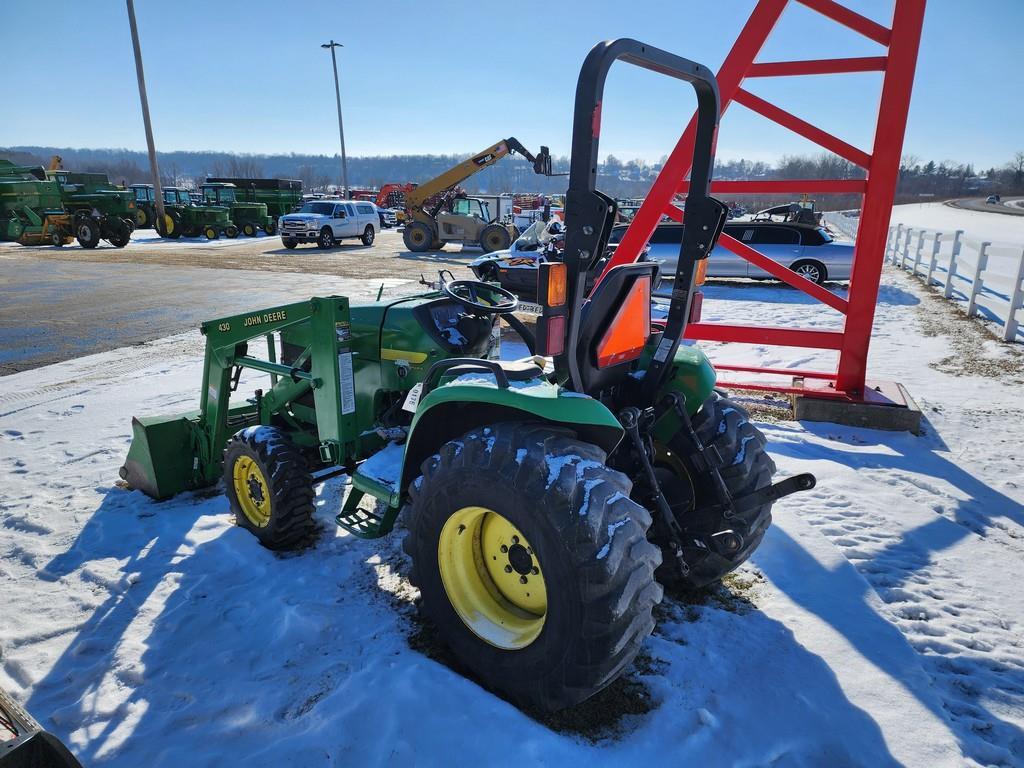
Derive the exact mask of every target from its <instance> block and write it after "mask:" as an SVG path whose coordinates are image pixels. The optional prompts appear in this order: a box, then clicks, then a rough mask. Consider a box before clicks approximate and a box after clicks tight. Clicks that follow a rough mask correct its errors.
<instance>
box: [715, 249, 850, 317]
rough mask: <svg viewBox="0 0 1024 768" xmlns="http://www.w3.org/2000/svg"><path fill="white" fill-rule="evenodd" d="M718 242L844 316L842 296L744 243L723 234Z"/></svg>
mask: <svg viewBox="0 0 1024 768" xmlns="http://www.w3.org/2000/svg"><path fill="white" fill-rule="evenodd" d="M718 242H719V244H720V245H722V246H724V247H725V248H727V249H728V250H730V251H732V252H733V253H735V254H736V255H737V256H741V257H743V258H744V259H746V260H747V261H749V262H750V263H751V264H753V265H754V266H755V267H760V268H761V269H763V270H764V271H765V272H767V273H768V274H769V275H771V276H772V277H777V278H778V279H779V280H782V281H783V282H784V283H787V284H789V285H791V286H793V287H794V288H796V289H797V290H798V291H803V292H804V293H806V294H807V295H808V296H811V297H812V298H815V299H817V300H818V301H820V302H821V303H822V304H827V305H828V306H830V307H832V309H836V310H838V311H840V312H842V313H843V314H844V315H845V314H846V312H847V310H848V304H847V301H846V299H844V298H843V297H842V296H836V295H835V294H834V293H832V291H830V290H828V289H827V288H822V287H821V286H820V285H818V284H817V283H815V282H812V281H811V280H808V279H807V278H806V277H804V276H803V275H798V274H797V273H796V272H794V271H793V270H791V269H790V268H789V267H786V266H783V265H782V264H779V262H777V261H773V260H772V259H769V258H768V257H767V256H765V255H764V254H763V253H761V252H760V251H756V250H754V249H753V248H751V247H750V246H749V245H747V244H746V243H744V242H742V241H740V240H737V239H736V238H735V237H730V236H729V235H727V234H725V233H724V232H723V233H722V236H721V237H720V238H719V240H718Z"/></svg>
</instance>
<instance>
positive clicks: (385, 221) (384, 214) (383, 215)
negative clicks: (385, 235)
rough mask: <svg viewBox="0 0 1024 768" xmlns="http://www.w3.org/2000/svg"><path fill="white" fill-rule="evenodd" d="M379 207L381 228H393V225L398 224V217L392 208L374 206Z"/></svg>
mask: <svg viewBox="0 0 1024 768" xmlns="http://www.w3.org/2000/svg"><path fill="white" fill-rule="evenodd" d="M373 207H374V208H376V209H377V216H378V217H379V218H380V228H381V229H391V228H392V227H397V226H398V217H397V216H395V212H394V211H393V210H391V209H390V208H380V207H379V206H376V205H375V206H373Z"/></svg>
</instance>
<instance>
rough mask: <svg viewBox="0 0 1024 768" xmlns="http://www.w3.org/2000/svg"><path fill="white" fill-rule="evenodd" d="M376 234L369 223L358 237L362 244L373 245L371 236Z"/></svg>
mask: <svg viewBox="0 0 1024 768" xmlns="http://www.w3.org/2000/svg"><path fill="white" fill-rule="evenodd" d="M374 237H376V234H375V233H374V231H373V227H371V226H370V225H369V224H367V225H366V229H364V230H363V235H362V237H360V238H359V239H360V240H362V242H363V245H373V238H374Z"/></svg>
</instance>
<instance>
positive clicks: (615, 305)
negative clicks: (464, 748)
mask: <svg viewBox="0 0 1024 768" xmlns="http://www.w3.org/2000/svg"><path fill="white" fill-rule="evenodd" d="M617 59H624V60H626V61H628V62H629V63H632V64H635V65H638V66H641V67H644V68H646V69H650V70H654V71H656V72H659V73H662V74H667V75H670V76H672V77H675V78H677V79H679V80H682V81H685V82H688V83H690V84H691V85H692V86H693V87H694V89H695V90H696V92H697V97H698V130H697V133H696V143H695V150H694V163H693V170H692V174H691V178H690V191H689V197H688V199H687V205H686V217H687V226H686V232H685V237H684V240H683V243H682V246H681V249H680V258H679V261H678V267H677V272H676V280H675V285H676V286H677V288H676V290H675V291H674V293H673V297H672V303H671V308H670V310H669V314H668V318H667V321H666V323H665V324H664V325H663V326H659V325H653V324H652V322H651V316H650V306H651V305H650V298H651V285H652V281H653V280H654V278H655V276H656V273H657V269H658V267H657V265H656V264H653V263H650V262H640V263H633V264H624V265H622V266H618V267H614V268H612V269H610V270H608V271H607V272H606V273H605V274H604V275H603V277H602V279H600V280H599V281H598V282H597V283H596V287H594V289H593V290H592V291H591V292H589V295H588V293H587V290H586V286H587V284H588V280H587V278H588V275H589V272H590V271H591V270H593V269H594V268H595V266H596V265H597V263H598V262H599V261H601V258H600V257H602V256H603V255H604V254H606V252H607V242H608V236H609V234H610V232H611V229H612V225H613V224H614V223H615V214H616V206H615V202H614V200H612V199H611V198H609V197H607V196H606V195H603V194H602V193H600V192H598V191H597V190H596V189H595V181H596V174H595V168H596V165H597V163H596V157H597V142H598V137H597V133H598V131H597V130H596V129H595V117H594V116H595V115H596V114H599V111H598V110H599V106H600V103H601V99H602V92H603V90H604V81H605V77H606V75H607V71H608V68H609V67H610V65H611V64H612V63H613V62H614V61H615V60H617ZM717 118H718V90H717V86H716V83H715V80H714V77H713V75H712V74H711V73H710V72H709V71H708V70H707V69H705V68H704V67H701V66H699V65H697V64H695V63H693V62H691V61H687V60H685V59H681V58H679V57H677V56H674V55H671V54H669V53H666V52H664V51H660V50H658V49H656V48H652V47H651V46H646V45H641V44H640V43H638V42H636V41H635V40H617V41H613V42H607V43H602V44H600V45H598V46H597V47H595V48H594V50H593V51H591V53H590V55H589V56H588V57H587V59H586V61H585V63H584V65H583V69H582V72H581V74H580V78H579V84H578V86H577V95H576V107H575V123H574V130H573V148H572V165H571V173H570V179H569V192H568V197H567V204H566V228H567V234H566V247H565V251H564V254H563V258H562V260H561V262H557V263H549V264H545V265H544V267H543V268H542V269H541V270H540V272H539V276H538V296H539V300H540V304H541V305H542V306H543V314H542V316H541V318H540V320H539V322H538V325H537V331H536V334H533V333H532V332H531V331H530V330H529V329H528V328H526V327H525V326H524V325H523V324H522V323H521V322H520V321H519V320H518V319H516V317H515V316H514V315H513V314H512V313H513V311H514V310H515V309H516V308H517V299H516V298H515V296H514V295H513V294H511V293H509V292H507V291H505V290H504V289H502V288H500V287H499V286H496V285H494V284H490V283H483V282H476V281H471V280H451V279H448V280H446V279H444V274H442V279H441V280H440V281H439V282H438V283H437V284H436V285H435V286H432V288H434V289H433V290H429V291H426V292H424V293H422V294H420V295H417V296H409V297H406V298H399V299H392V300H388V301H377V302H376V303H372V304H366V305H359V306H353V305H351V304H350V303H349V301H348V299H347V298H345V297H343V296H325V297H317V298H312V299H310V300H308V301H302V302H298V303H295V304H290V305H286V306H278V307H272V308H269V309H261V310H254V311H252V312H247V313H244V314H241V315H236V316H232V317H223V318H219V319H216V320H211V321H209V322H206V323H203V325H202V332H203V333H204V334H205V336H206V361H205V366H204V371H203V381H202V385H201V387H200V390H199V391H200V397H199V410H198V411H196V412H192V413H187V414H182V415H178V416H157V417H153V416H147V417H142V418H136V419H134V421H133V432H134V438H133V441H132V445H131V448H130V450H129V452H128V456H127V459H126V461H125V464H124V466H123V467H122V469H121V476H122V478H123V479H124V480H125V481H126V482H127V484H128V485H129V486H131V487H134V488H138V489H141V490H142V491H144V492H145V493H147V494H149V495H150V496H152V497H154V498H156V499H164V498H168V497H170V496H173V495H175V494H177V493H181V492H183V491H188V490H190V489H194V488H200V487H203V486H208V485H212V484H214V483H216V482H218V481H219V480H221V479H223V481H224V488H225V493H226V496H227V500H228V503H229V505H230V507H231V509H232V511H233V512H234V515H235V519H236V521H237V523H238V525H239V526H241V527H243V528H245V529H246V530H248V531H250V532H251V533H252V534H253V535H254V536H256V538H257V539H259V541H260V542H261V543H262V544H264V545H265V546H267V547H269V548H272V549H296V548H301V547H304V546H307V545H309V544H311V543H312V542H313V541H314V540H315V538H316V534H317V529H316V524H315V521H314V498H315V495H316V490H315V488H316V484H317V483H318V482H320V481H321V480H323V479H325V478H327V477H330V476H332V475H337V474H348V475H350V477H351V479H352V488H351V491H350V492H349V494H348V497H347V498H346V500H345V502H344V504H343V506H342V509H341V510H340V511H339V512H338V515H337V517H336V521H337V523H338V525H340V526H341V527H343V528H344V529H345V530H347V531H349V532H350V533H351V534H353V535H355V536H358V537H361V538H366V539H372V538H376V537H379V536H384V535H386V534H388V533H389V532H391V530H392V529H393V527H394V525H395V522H396V520H397V518H398V517H399V515H400V514H401V515H402V517H403V519H404V523H405V527H406V528H407V529H408V534H407V535H406V537H405V541H404V544H405V549H406V551H407V552H408V554H409V555H410V557H411V560H412V570H411V575H410V578H411V580H412V581H413V583H414V584H415V585H416V586H417V587H418V588H419V590H420V592H421V595H422V607H423V610H424V611H425V612H426V614H427V615H428V617H429V618H430V619H431V620H432V621H433V622H434V623H435V624H436V626H437V629H438V631H439V633H440V636H441V637H442V638H443V639H444V640H445V641H446V642H447V643H448V644H449V645H450V647H451V648H452V650H453V652H454V654H455V655H456V656H457V657H458V659H459V661H460V663H462V664H464V665H465V667H466V668H468V669H470V670H472V672H473V673H474V674H475V676H476V677H477V679H478V680H479V681H481V682H482V683H483V684H484V685H486V686H488V687H489V688H491V689H493V690H496V691H498V692H500V693H501V694H503V695H505V696H507V697H508V698H510V699H511V700H513V701H515V702H517V703H519V704H521V705H525V706H528V707H531V708H537V709H543V710H552V709H558V708H562V707H566V706H570V705H573V704H575V703H578V702H580V701H582V700H584V699H586V698H587V697H589V696H591V695H593V694H594V693H596V692H597V691H599V690H601V689H602V688H604V687H605V686H607V685H608V684H609V683H610V682H612V681H613V680H614V679H615V678H616V677H617V676H618V675H619V674H620V673H621V672H622V671H623V670H624V669H625V668H626V667H627V666H628V665H629V664H630V662H631V661H632V660H633V658H634V657H635V656H636V654H637V652H638V651H639V649H640V647H641V645H642V643H643V642H644V640H645V639H646V638H647V636H648V635H649V634H650V633H651V631H652V629H653V627H654V618H653V615H652V610H653V608H654V606H655V605H656V604H657V603H658V602H659V601H660V600H661V598H662V585H664V584H673V585H681V586H684V587H699V586H702V585H705V584H708V583H710V582H713V581H715V580H717V579H719V578H721V577H722V576H723V575H724V574H726V573H727V572H729V571H730V570H732V569H733V568H735V567H737V566H738V565H739V564H740V563H742V562H743V561H744V560H745V559H746V558H747V557H748V556H749V555H750V554H751V552H752V551H753V550H754V548H755V547H757V545H758V544H759V542H760V541H761V539H762V537H763V536H764V533H765V530H766V529H767V528H768V525H769V522H770V520H771V507H772V503H773V502H774V501H775V500H777V499H779V498H781V497H783V496H785V495H787V494H789V493H793V492H795V491H799V490H805V489H807V488H811V487H813V485H814V478H813V476H811V475H798V476H795V477H790V478H788V479H785V480H782V481H781V482H778V483H775V484H774V485H773V484H772V474H773V472H774V470H775V467H774V464H773V463H772V460H771V458H770V457H769V456H768V454H767V453H766V452H765V439H764V436H763V435H762V434H761V433H760V432H759V431H758V430H757V428H756V427H755V426H754V425H753V424H752V423H751V421H750V419H749V418H748V417H747V415H746V414H745V413H744V411H743V409H742V407H741V406H740V405H739V404H737V403H735V402H733V401H730V400H729V399H728V398H727V397H725V396H724V395H723V394H722V393H720V392H718V391H716V390H715V388H714V386H715V372H714V369H713V368H712V366H711V364H710V363H709V362H708V359H707V358H706V357H705V355H704V354H703V353H702V352H701V351H700V350H699V349H698V348H697V347H693V346H681V345H680V339H681V338H682V336H683V331H684V329H685V326H686V320H687V318H688V317H689V309H690V301H691V298H692V294H693V287H694V283H695V271H696V267H697V265H698V262H699V261H700V260H703V259H705V258H707V255H708V254H709V253H710V251H711V250H712V248H713V247H714V245H715V242H716V240H717V237H718V235H719V234H720V232H721V229H722V226H723V224H724V222H725V217H726V206H724V205H723V204H722V203H720V202H719V201H717V200H714V199H713V198H711V197H709V196H708V194H707V190H708V184H709V180H710V175H711V167H712V160H713V139H714V133H715V125H716V122H717ZM499 319H503V320H505V321H507V322H508V323H509V324H510V325H511V326H512V327H513V328H514V329H515V330H517V331H518V332H519V334H520V335H521V336H522V337H523V340H524V342H525V344H526V345H527V347H528V348H529V349H530V351H531V353H532V354H531V356H530V357H527V358H525V359H522V360H518V361H515V362H508V361H502V360H498V359H494V358H495V355H494V352H495V346H496V344H497V343H499V342H498V341H497V339H498V338H500V337H498V336H497V335H496V333H495V326H496V324H497V322H498V321H499ZM246 372H248V375H247V376H246V378H245V380H244V381H243V378H242V375H243V373H246ZM254 372H255V373H254ZM257 374H267V375H269V382H268V384H267V385H266V386H265V387H261V388H257V389H251V391H250V392H249V394H248V396H247V395H246V394H240V393H239V392H238V390H239V389H240V388H241V389H242V390H243V392H245V391H246V390H250V388H251V387H253V386H254V384H253V381H252V379H253V377H254V376H256V375H257ZM370 502H372V503H370Z"/></svg>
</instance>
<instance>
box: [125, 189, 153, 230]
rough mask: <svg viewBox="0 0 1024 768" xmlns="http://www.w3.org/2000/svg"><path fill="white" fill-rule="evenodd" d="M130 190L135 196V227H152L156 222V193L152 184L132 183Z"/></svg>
mask: <svg viewBox="0 0 1024 768" xmlns="http://www.w3.org/2000/svg"><path fill="white" fill-rule="evenodd" d="M128 191H129V192H131V193H132V194H133V195H134V197H135V228H136V229H152V228H153V224H154V223H155V222H156V194H155V192H154V191H153V185H152V184H131V185H129V186H128Z"/></svg>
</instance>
